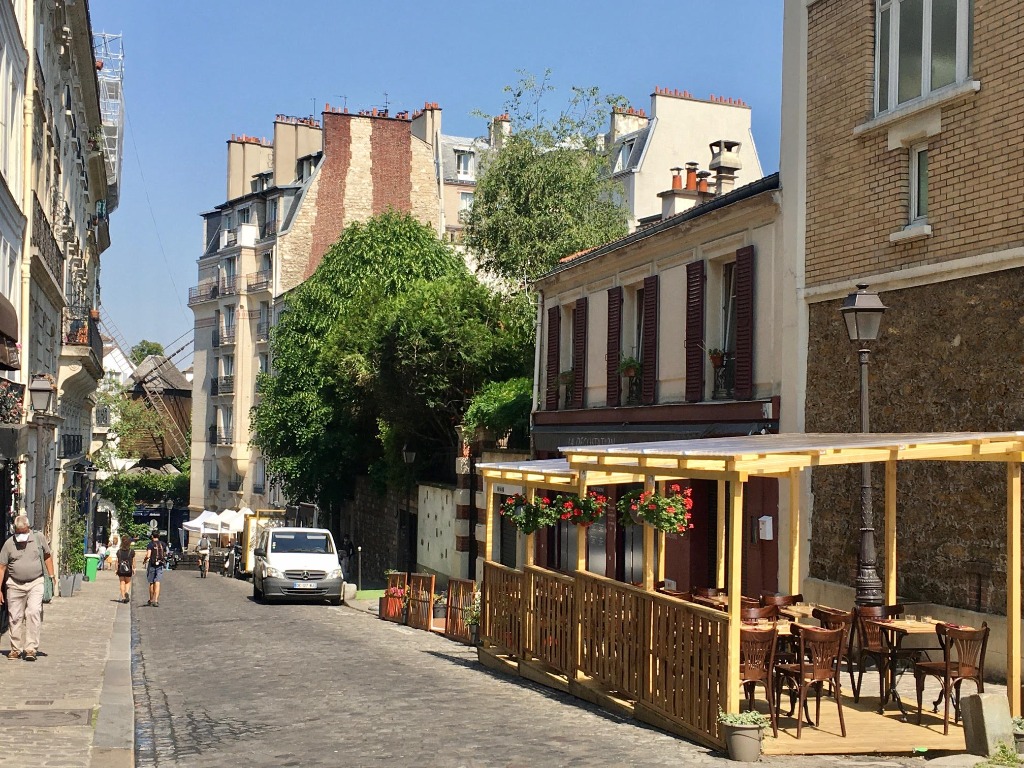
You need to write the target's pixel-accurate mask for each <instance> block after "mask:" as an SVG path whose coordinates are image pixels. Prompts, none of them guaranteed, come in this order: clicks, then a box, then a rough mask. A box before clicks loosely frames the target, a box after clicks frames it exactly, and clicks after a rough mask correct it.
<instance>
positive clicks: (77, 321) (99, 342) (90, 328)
mask: <svg viewBox="0 0 1024 768" xmlns="http://www.w3.org/2000/svg"><path fill="white" fill-rule="evenodd" d="M63 341H64V344H65V345H68V346H83V347H91V348H92V353H93V355H95V357H96V365H97V366H99V367H100V368H101V369H102V366H103V338H102V337H101V336H100V323H99V312H97V311H96V310H94V309H92V307H85V306H76V307H67V308H66V309H65V310H64V336H63Z"/></svg>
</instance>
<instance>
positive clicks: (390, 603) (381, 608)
mask: <svg viewBox="0 0 1024 768" xmlns="http://www.w3.org/2000/svg"><path fill="white" fill-rule="evenodd" d="M408 605H409V588H408V587H404V586H403V587H388V588H387V589H385V590H384V596H383V597H381V598H380V603H379V605H378V608H377V612H378V615H379V616H380V617H381V618H382V619H387V620H388V621H396V622H398V623H399V624H405V617H406V611H407V609H408Z"/></svg>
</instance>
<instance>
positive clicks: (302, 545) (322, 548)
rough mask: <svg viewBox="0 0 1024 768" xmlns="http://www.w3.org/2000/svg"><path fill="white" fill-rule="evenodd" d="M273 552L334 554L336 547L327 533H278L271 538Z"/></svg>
mask: <svg viewBox="0 0 1024 768" xmlns="http://www.w3.org/2000/svg"><path fill="white" fill-rule="evenodd" d="M270 551H271V552H315V553H316V554H318V555H332V554H334V545H333V544H332V543H331V539H330V537H329V536H328V535H327V534H326V533H301V532H298V533H277V532H275V533H274V535H273V536H271V537H270Z"/></svg>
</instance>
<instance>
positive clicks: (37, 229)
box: [32, 197, 64, 287]
mask: <svg viewBox="0 0 1024 768" xmlns="http://www.w3.org/2000/svg"><path fill="white" fill-rule="evenodd" d="M32 202H33V205H32V249H33V251H34V252H35V253H36V254H38V255H39V258H40V259H42V261H43V263H44V264H45V265H46V268H47V269H49V270H50V273H51V274H52V275H53V279H54V280H55V281H56V282H57V285H58V286H60V287H63V285H62V284H63V280H64V253H63V252H62V251H61V249H60V246H59V245H58V244H57V238H56V237H54V235H53V229H51V227H50V222H49V221H48V220H47V218H46V214H45V213H44V212H43V206H42V204H41V203H40V202H39V198H38V197H33V198H32Z"/></svg>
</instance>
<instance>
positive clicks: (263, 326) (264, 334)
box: [256, 320, 270, 341]
mask: <svg viewBox="0 0 1024 768" xmlns="http://www.w3.org/2000/svg"><path fill="white" fill-rule="evenodd" d="M269 338H270V321H269V320H260V321H259V322H258V323H256V341H267V340H268V339H269Z"/></svg>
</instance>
